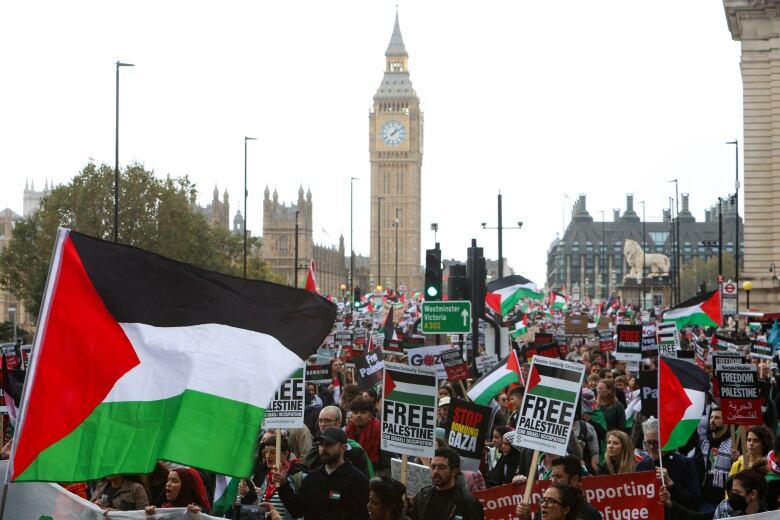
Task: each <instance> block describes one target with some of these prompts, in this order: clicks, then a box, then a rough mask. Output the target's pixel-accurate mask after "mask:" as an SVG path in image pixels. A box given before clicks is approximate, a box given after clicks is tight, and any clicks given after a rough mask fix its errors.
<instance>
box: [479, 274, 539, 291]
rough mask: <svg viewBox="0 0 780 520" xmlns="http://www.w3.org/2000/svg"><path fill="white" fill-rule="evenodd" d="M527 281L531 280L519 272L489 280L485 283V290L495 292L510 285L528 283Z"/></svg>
mask: <svg viewBox="0 0 780 520" xmlns="http://www.w3.org/2000/svg"><path fill="white" fill-rule="evenodd" d="M529 283H533V282H532V281H531V280H529V279H528V278H525V277H523V276H520V275H519V274H511V275H509V276H505V277H503V278H499V279H498V280H494V281H492V282H490V283H489V284H487V290H488V292H495V291H499V290H501V289H506V288H507V287H512V286H513V285H528V284H529Z"/></svg>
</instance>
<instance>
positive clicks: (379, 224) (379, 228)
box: [376, 195, 384, 285]
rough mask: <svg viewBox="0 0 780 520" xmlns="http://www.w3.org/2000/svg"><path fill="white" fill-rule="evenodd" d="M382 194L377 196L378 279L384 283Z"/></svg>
mask: <svg viewBox="0 0 780 520" xmlns="http://www.w3.org/2000/svg"><path fill="white" fill-rule="evenodd" d="M382 199H384V197H383V196H382V195H377V196H376V279H377V281H378V285H382V283H383V282H382Z"/></svg>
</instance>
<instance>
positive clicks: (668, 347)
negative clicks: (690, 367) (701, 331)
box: [657, 321, 680, 357]
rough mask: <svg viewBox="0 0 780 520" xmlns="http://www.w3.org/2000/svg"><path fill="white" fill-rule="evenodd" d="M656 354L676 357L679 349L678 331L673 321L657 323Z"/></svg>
mask: <svg viewBox="0 0 780 520" xmlns="http://www.w3.org/2000/svg"><path fill="white" fill-rule="evenodd" d="M657 337H658V355H659V356H667V357H677V354H676V352H677V351H678V350H680V333H679V331H678V330H677V324H676V323H675V322H673V321H665V322H661V323H659V324H658V332H657Z"/></svg>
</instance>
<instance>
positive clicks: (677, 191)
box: [669, 179, 682, 303]
mask: <svg viewBox="0 0 780 520" xmlns="http://www.w3.org/2000/svg"><path fill="white" fill-rule="evenodd" d="M669 182H673V183H674V212H675V215H676V228H677V229H676V236H677V247H676V248H675V252H674V258H675V264H676V266H677V269H675V271H676V272H675V279H676V280H675V282H676V283H675V286H676V287H677V295H676V296H677V303H680V299H681V296H682V292H681V291H680V280H681V278H680V238H681V237H680V188H679V183H678V182H677V179H672V180H670V181H669Z"/></svg>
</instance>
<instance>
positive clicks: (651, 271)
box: [623, 239, 670, 280]
mask: <svg viewBox="0 0 780 520" xmlns="http://www.w3.org/2000/svg"><path fill="white" fill-rule="evenodd" d="M623 255H624V256H625V257H626V263H627V264H628V267H629V271H628V273H626V276H625V278H635V279H637V280H641V279H642V246H641V245H639V243H637V242H636V241H634V240H631V239H626V242H625V245H624V246H623ZM644 263H645V271H646V272H647V276H648V277H649V278H654V277H656V276H664V275H667V274H669V267H670V264H669V257H668V256H666V255H662V254H659V253H646V254H645V258H644Z"/></svg>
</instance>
